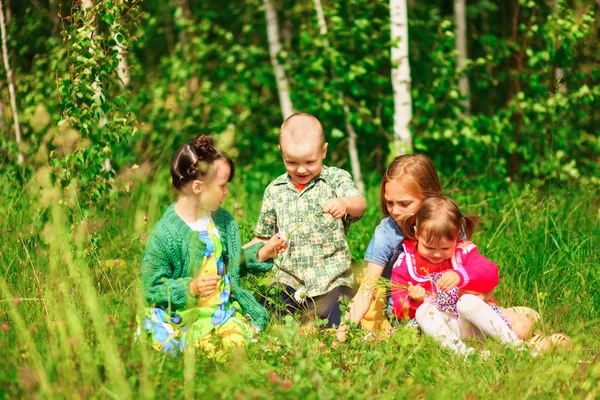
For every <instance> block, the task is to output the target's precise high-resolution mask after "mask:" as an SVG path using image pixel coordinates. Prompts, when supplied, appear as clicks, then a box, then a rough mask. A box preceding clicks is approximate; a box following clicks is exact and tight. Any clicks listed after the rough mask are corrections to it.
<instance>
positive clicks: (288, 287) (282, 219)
mask: <svg viewBox="0 0 600 400" xmlns="http://www.w3.org/2000/svg"><path fill="white" fill-rule="evenodd" d="M279 149H280V150H281V153H282V156H283V163H284V165H285V169H286V173H285V174H283V175H281V176H279V177H278V178H277V179H275V180H274V181H273V182H271V183H270V184H269V186H268V187H267V189H266V190H265V194H264V197H263V204H262V209H261V213H260V217H259V220H258V223H257V225H256V231H255V232H256V236H257V239H255V240H262V241H266V240H268V239H269V238H270V237H272V236H273V235H274V234H275V233H278V232H285V233H286V234H289V233H290V232H292V231H293V234H292V235H291V236H290V237H289V242H288V243H287V250H286V251H285V253H284V254H283V256H282V257H280V261H279V268H277V272H276V281H277V284H279V285H281V286H282V288H283V291H282V293H281V300H282V302H283V304H284V305H285V311H286V312H287V313H292V312H294V311H295V310H298V309H301V310H302V311H303V312H305V313H307V314H310V315H315V314H316V315H317V316H318V317H320V318H323V319H327V321H328V323H327V326H328V327H332V326H339V324H340V319H341V312H340V308H339V305H340V300H341V298H342V297H348V296H351V295H352V289H351V285H352V283H353V275H352V270H351V268H350V259H351V257H350V251H349V249H348V243H347V241H346V230H347V228H348V225H349V224H350V223H351V222H355V221H357V220H358V219H360V217H362V216H363V214H364V212H365V208H366V203H365V200H364V198H363V197H362V196H361V195H360V193H359V191H358V189H357V188H356V185H355V184H354V181H353V180H352V177H351V176H350V174H349V173H348V172H346V171H344V170H341V169H339V168H335V167H327V166H324V165H323V159H324V158H325V156H326V155H327V143H326V142H325V136H324V134H323V127H322V126H321V123H320V122H319V120H317V119H316V118H315V117H314V116H312V115H309V114H294V115H292V116H290V117H288V118H287V119H286V120H285V122H284V123H283V125H282V126H281V130H280V134H279Z"/></svg>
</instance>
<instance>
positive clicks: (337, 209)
mask: <svg viewBox="0 0 600 400" xmlns="http://www.w3.org/2000/svg"><path fill="white" fill-rule="evenodd" d="M346 208H347V206H346V203H345V202H344V199H339V198H335V199H329V200H327V201H326V202H325V204H323V212H324V213H328V214H331V215H332V216H333V218H335V219H340V218H344V217H345V216H346Z"/></svg>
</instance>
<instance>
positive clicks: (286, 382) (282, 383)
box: [281, 379, 292, 389]
mask: <svg viewBox="0 0 600 400" xmlns="http://www.w3.org/2000/svg"><path fill="white" fill-rule="evenodd" d="M281 386H283V387H284V388H286V389H289V388H291V387H292V382H291V381H290V380H288V379H286V380H285V381H283V382H281Z"/></svg>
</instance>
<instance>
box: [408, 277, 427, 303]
mask: <svg viewBox="0 0 600 400" xmlns="http://www.w3.org/2000/svg"><path fill="white" fill-rule="evenodd" d="M408 297H409V298H410V299H411V300H412V301H413V302H414V303H420V302H422V301H423V299H424V298H425V288H424V287H423V286H413V284H412V282H408Z"/></svg>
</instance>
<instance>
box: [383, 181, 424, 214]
mask: <svg viewBox="0 0 600 400" xmlns="http://www.w3.org/2000/svg"><path fill="white" fill-rule="evenodd" d="M384 200H385V206H386V208H387V211H388V213H389V214H390V215H391V216H392V218H394V219H395V220H396V221H400V220H401V219H402V218H403V217H404V216H405V215H408V214H414V213H416V212H417V211H419V208H421V204H423V201H425V199H423V198H422V197H421V196H418V197H417V196H415V195H414V194H410V193H408V192H407V191H406V189H405V188H404V185H402V183H401V182H400V181H399V180H393V181H390V182H388V183H386V184H385V195H384Z"/></svg>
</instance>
